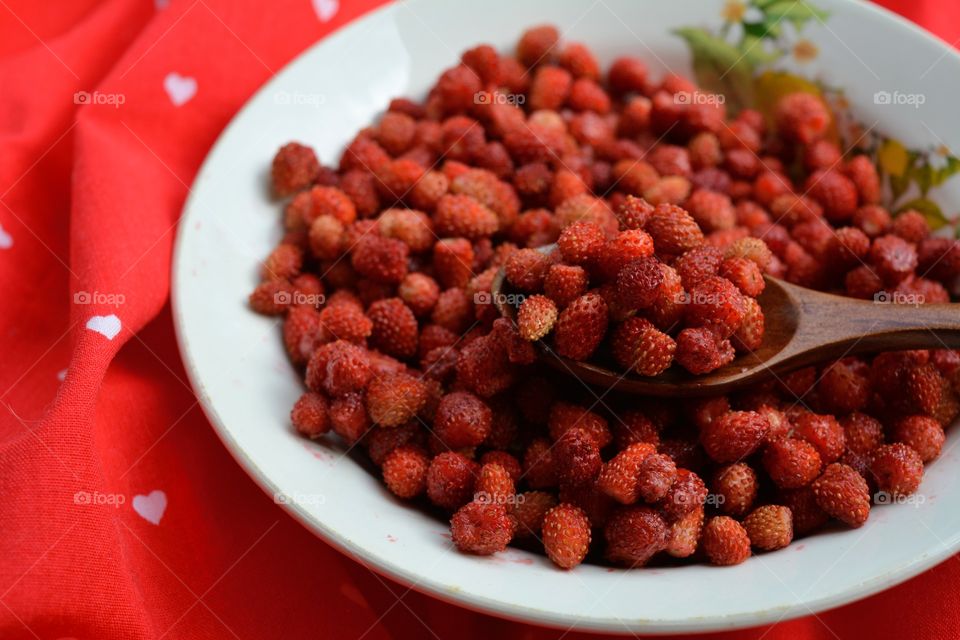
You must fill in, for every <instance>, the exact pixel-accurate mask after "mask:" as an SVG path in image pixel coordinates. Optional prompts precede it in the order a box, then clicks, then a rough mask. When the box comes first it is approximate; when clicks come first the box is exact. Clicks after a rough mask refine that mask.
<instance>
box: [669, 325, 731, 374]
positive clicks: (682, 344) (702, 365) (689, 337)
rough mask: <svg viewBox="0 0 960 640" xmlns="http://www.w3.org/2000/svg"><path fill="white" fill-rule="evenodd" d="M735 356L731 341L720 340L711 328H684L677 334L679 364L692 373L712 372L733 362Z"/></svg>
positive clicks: (677, 359) (677, 358)
mask: <svg viewBox="0 0 960 640" xmlns="http://www.w3.org/2000/svg"><path fill="white" fill-rule="evenodd" d="M734 356H735V353H734V350H733V346H732V345H731V343H730V341H729V340H723V341H722V342H721V341H718V339H717V336H716V334H715V333H714V331H713V330H712V329H710V328H707V327H698V328H694V329H684V330H683V331H681V332H680V333H679V334H678V335H677V351H676V356H675V357H676V361H677V364H679V365H680V366H681V367H683V368H684V369H686V370H687V371H689V372H690V373H693V374H696V375H700V374H704V373H710V372H711V371H714V370H716V369H719V368H720V367H722V366H724V365H725V364H729V363H730V362H732V361H733V358H734Z"/></svg>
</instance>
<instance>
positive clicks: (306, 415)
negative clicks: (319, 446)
mask: <svg viewBox="0 0 960 640" xmlns="http://www.w3.org/2000/svg"><path fill="white" fill-rule="evenodd" d="M328 406H329V403H328V402H327V398H326V397H325V396H323V395H321V394H319V393H317V392H315V391H307V392H306V393H304V394H303V395H302V396H300V399H299V400H297V402H296V404H295V405H293V410H292V411H291V412H290V422H292V423H293V426H294V427H295V428H296V429H297V432H298V433H300V434H301V435H304V436H307V437H308V438H319V437H320V436H322V435H323V434H324V433H326V432H327V431H329V430H330V418H329V415H328V413H327V410H328Z"/></svg>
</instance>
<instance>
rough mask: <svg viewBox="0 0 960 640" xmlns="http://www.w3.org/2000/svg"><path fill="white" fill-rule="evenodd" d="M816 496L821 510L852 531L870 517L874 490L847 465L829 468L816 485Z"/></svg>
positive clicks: (814, 484)
mask: <svg viewBox="0 0 960 640" xmlns="http://www.w3.org/2000/svg"><path fill="white" fill-rule="evenodd" d="M812 487H813V495H814V497H815V498H816V500H817V504H818V505H820V508H821V509H823V510H824V511H826V512H827V513H828V514H829V515H830V516H832V517H834V518H836V519H837V520H840V521H841V522H843V523H844V524H846V525H847V526H850V527H859V526H861V525H862V524H863V523H864V522H866V521H867V517H868V516H869V515H870V489H869V488H868V487H867V481H866V480H864V479H863V476H861V475H860V474H859V473H857V472H856V471H854V470H853V469H852V468H850V467H848V466H847V465H845V464H840V463H834V464H831V465H830V466H828V467H827V468H826V469H825V470H824V472H823V475H821V476H820V477H819V478H817V479H816V481H814V483H813V485H812Z"/></svg>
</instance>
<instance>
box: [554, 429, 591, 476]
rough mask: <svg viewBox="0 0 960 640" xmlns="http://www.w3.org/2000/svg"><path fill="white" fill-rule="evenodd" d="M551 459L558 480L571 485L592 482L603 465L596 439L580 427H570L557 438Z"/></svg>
mask: <svg viewBox="0 0 960 640" xmlns="http://www.w3.org/2000/svg"><path fill="white" fill-rule="evenodd" d="M553 460H554V464H556V467H557V474H558V476H559V478H560V481H561V482H562V483H565V484H568V485H571V486H575V485H584V484H588V483H591V482H593V480H594V479H595V478H596V477H597V475H598V474H599V473H600V468H601V466H602V465H603V461H602V460H601V459H600V448H599V447H598V446H597V442H596V440H595V439H594V438H593V436H592V435H591V434H590V433H589V432H588V431H586V430H585V429H580V428H574V429H570V430H568V431H566V432H564V433H563V435H561V436H560V438H559V439H557V441H556V443H554V446H553Z"/></svg>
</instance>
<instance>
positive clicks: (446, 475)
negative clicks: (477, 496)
mask: <svg viewBox="0 0 960 640" xmlns="http://www.w3.org/2000/svg"><path fill="white" fill-rule="evenodd" d="M477 471H478V470H477V464H476V463H475V462H473V461H472V460H470V459H469V458H467V457H466V456H464V455H462V454H460V453H455V452H452V451H448V452H446V453H441V454H439V455H437V456H436V457H435V458H433V460H431V461H430V468H429V469H427V497H428V498H430V501H431V502H432V503H433V504H435V505H437V506H438V507H442V508H444V509H447V510H448V511H454V510H456V509H459V508H460V507H461V506H463V505H464V504H466V503H467V502H469V501H470V499H471V498H472V496H473V487H474V483H475V482H476V475H477ZM501 506H502V505H501Z"/></svg>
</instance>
